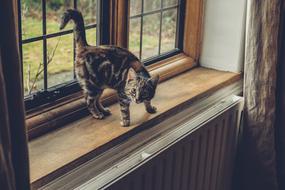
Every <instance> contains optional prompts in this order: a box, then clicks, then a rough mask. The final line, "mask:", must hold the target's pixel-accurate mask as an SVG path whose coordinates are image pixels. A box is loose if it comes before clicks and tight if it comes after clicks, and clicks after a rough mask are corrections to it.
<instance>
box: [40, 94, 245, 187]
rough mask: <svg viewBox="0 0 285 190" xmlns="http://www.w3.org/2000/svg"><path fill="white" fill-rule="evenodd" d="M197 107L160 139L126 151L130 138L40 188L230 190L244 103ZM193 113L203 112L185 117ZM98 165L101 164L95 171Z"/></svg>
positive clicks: (227, 101) (236, 100) (234, 100)
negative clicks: (120, 145)
mask: <svg viewBox="0 0 285 190" xmlns="http://www.w3.org/2000/svg"><path fill="white" fill-rule="evenodd" d="M216 98H217V97H213V99H216ZM206 105H207V104H205V106H206ZM202 107H203V106H202V105H201V104H199V106H198V107H197V108H195V107H193V106H192V108H190V110H188V111H187V110H186V111H184V112H183V113H181V114H182V115H183V114H184V115H183V116H181V118H182V119H180V121H179V122H178V121H177V122H178V123H179V125H178V124H177V126H175V127H171V128H170V129H171V130H167V131H165V132H164V133H163V134H160V135H159V137H157V136H156V137H155V138H152V139H146V142H147V143H142V144H141V145H139V146H137V147H136V148H133V149H132V150H133V151H130V150H128V149H130V147H132V146H133V144H134V143H133V142H132V139H130V140H129V141H130V142H129V144H126V145H122V147H118V149H117V148H115V149H112V150H110V153H108V152H107V153H106V155H103V156H102V157H100V158H96V159H95V160H93V161H90V162H89V163H87V164H85V165H83V166H82V167H80V168H79V169H77V170H75V171H72V172H71V173H69V174H68V175H66V176H64V177H62V178H60V179H58V180H57V181H56V182H53V183H52V184H49V185H47V186H45V187H44V188H43V189H79V190H89V189H90V190H96V189H110V190H229V189H231V188H230V186H231V179H232V175H233V167H234V162H235V155H236V149H237V143H238V138H239V133H240V131H241V130H240V123H241V122H240V121H241V115H242V109H243V99H242V98H240V97H238V96H231V97H228V98H225V99H222V100H220V101H219V102H218V103H216V104H215V105H212V106H210V107H206V109H205V108H202ZM191 109H192V110H191ZM195 109H203V110H204V111H199V110H198V114H196V116H195V117H193V116H191V117H190V118H189V116H188V115H189V113H191V112H194V110H195ZM176 120H177V119H174V120H172V122H171V121H165V122H162V123H161V124H160V125H162V127H163V128H167V127H166V125H169V124H173V123H175V122H174V121H176ZM181 121H182V122H181ZM163 125H165V126H163ZM153 130H155V128H154V129H153ZM151 133H155V132H154V131H151ZM147 136H151V135H147ZM137 138H138V137H135V138H134V140H135V141H134V142H137V141H138V140H137ZM141 139H143V138H141ZM142 141H143V140H142ZM114 152H115V154H114ZM127 152H131V153H127ZM121 155H124V157H120V156H121ZM126 155H127V156H126ZM108 160H110V161H108ZM102 163H106V164H105V165H104V167H102V168H100V165H102ZM92 176H93V177H92Z"/></svg>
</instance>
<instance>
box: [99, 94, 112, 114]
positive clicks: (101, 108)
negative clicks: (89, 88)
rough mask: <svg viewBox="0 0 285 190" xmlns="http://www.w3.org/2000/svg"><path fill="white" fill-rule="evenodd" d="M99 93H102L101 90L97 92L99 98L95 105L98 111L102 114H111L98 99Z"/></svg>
mask: <svg viewBox="0 0 285 190" xmlns="http://www.w3.org/2000/svg"><path fill="white" fill-rule="evenodd" d="M101 95H102V92H101V93H100V94H99V98H98V100H97V101H96V106H97V108H98V109H99V111H100V112H102V113H103V114H104V116H109V115H111V111H110V110H109V108H106V107H104V106H103V105H102V104H101V101H100V97H101Z"/></svg>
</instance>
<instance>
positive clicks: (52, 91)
mask: <svg viewBox="0 0 285 190" xmlns="http://www.w3.org/2000/svg"><path fill="white" fill-rule="evenodd" d="M96 2H97V0H73V1H69V0H48V1H46V0H42V1H38V0H19V4H20V5H21V9H20V10H19V11H20V14H19V16H20V19H19V20H20V23H19V25H20V27H19V28H20V29H21V31H20V50H21V55H22V60H23V61H22V62H23V66H22V68H23V69H22V71H23V86H24V95H25V103H26V108H27V109H29V108H31V107H35V106H37V105H40V104H44V103H47V102H49V101H51V100H53V99H56V98H59V97H62V96H64V95H67V94H69V93H71V92H73V91H76V90H79V86H78V85H76V82H75V74H74V66H73V65H74V56H75V53H74V50H75V44H74V42H73V29H72V25H71V24H70V25H68V26H67V27H66V28H65V29H64V30H63V31H60V30H59V20H60V17H61V14H62V13H63V12H64V11H65V10H66V9H68V8H75V9H78V10H80V11H81V12H82V14H83V17H84V21H85V28H86V35H87V41H88V43H89V44H91V45H96V29H97V27H96V13H97V9H96V8H97V6H96Z"/></svg>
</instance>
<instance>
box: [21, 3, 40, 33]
mask: <svg viewBox="0 0 285 190" xmlns="http://www.w3.org/2000/svg"><path fill="white" fill-rule="evenodd" d="M21 14H22V38H23V39H28V38H32V37H36V36H40V35H42V4H41V1H30V0H22V1H21Z"/></svg>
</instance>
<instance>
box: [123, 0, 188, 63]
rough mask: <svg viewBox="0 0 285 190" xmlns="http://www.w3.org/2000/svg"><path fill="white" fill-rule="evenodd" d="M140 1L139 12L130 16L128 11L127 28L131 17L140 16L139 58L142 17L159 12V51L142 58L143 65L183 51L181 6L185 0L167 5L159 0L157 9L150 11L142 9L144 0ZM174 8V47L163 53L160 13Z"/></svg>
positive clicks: (182, 15)
mask: <svg viewBox="0 0 285 190" xmlns="http://www.w3.org/2000/svg"><path fill="white" fill-rule="evenodd" d="M140 1H142V4H141V6H142V8H141V12H140V13H138V14H136V15H132V16H130V13H129V12H130V10H129V12H128V28H129V25H130V24H129V23H130V20H131V19H133V18H140V19H141V23H140V25H141V29H140V30H141V31H140V53H139V54H140V55H139V58H140V59H141V56H142V55H141V54H142V35H143V31H142V30H143V17H144V16H147V15H153V14H156V13H160V23H159V25H160V30H159V47H158V48H159V50H158V51H159V52H158V55H155V56H152V57H149V58H147V59H144V60H142V62H143V63H144V65H146V66H148V65H151V64H154V63H156V62H158V61H161V60H163V59H167V58H169V57H172V56H174V55H177V54H179V53H182V52H183V38H184V36H183V31H184V25H183V22H184V17H185V10H184V9H183V6H184V7H185V0H177V2H178V3H177V4H176V5H171V6H167V7H163V2H164V1H165V0H160V7H159V8H158V9H155V10H151V11H147V12H144V9H143V6H144V1H145V0H140ZM174 9H176V10H177V23H176V36H175V48H174V49H172V50H170V51H167V52H164V53H161V50H160V49H161V45H162V44H161V36H162V34H161V30H162V28H161V27H162V15H163V12H164V11H168V10H174ZM128 39H129V32H128Z"/></svg>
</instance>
